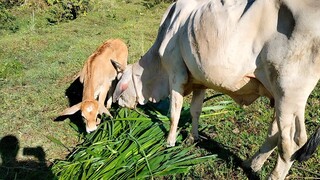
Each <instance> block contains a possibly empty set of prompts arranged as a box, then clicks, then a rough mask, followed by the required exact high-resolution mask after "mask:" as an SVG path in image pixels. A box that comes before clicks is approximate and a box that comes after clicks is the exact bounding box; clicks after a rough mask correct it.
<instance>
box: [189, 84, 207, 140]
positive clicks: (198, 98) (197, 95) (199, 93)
mask: <svg viewBox="0 0 320 180" xmlns="http://www.w3.org/2000/svg"><path fill="white" fill-rule="evenodd" d="M205 93H206V90H205V89H196V90H193V95H192V100H191V107H190V113H191V117H192V130H191V133H192V138H193V141H197V140H199V133H198V126H199V117H200V114H201V111H202V104H203V99H204V96H205Z"/></svg>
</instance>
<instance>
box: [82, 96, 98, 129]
mask: <svg viewBox="0 0 320 180" xmlns="http://www.w3.org/2000/svg"><path fill="white" fill-rule="evenodd" d="M80 109H81V116H82V118H83V119H84V121H85V123H86V131H87V132H88V133H90V132H92V131H94V130H96V129H97V116H98V113H99V111H98V110H99V104H98V101H96V100H86V101H82V103H81V108H80Z"/></svg>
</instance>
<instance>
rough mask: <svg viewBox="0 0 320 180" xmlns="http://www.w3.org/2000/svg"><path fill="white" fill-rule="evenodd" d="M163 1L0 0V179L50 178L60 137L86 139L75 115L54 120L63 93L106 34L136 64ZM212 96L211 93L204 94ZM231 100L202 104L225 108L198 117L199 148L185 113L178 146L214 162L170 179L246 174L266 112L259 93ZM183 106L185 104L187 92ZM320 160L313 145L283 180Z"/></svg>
mask: <svg viewBox="0 0 320 180" xmlns="http://www.w3.org/2000/svg"><path fill="white" fill-rule="evenodd" d="M170 2H171V1H165V0H123V1H122V0H100V1H99V0H91V1H89V0H87V1H86V0H83V1H81V0H61V1H58V0H52V1H51V0H23V1H22V0H9V1H8V0H0V115H1V116H0V123H1V126H0V139H1V140H0V153H1V155H2V158H1V165H0V179H1V178H3V177H9V178H11V179H15V178H16V179H45V178H44V177H47V178H48V179H50V178H53V177H54V174H53V173H52V170H51V165H52V164H53V163H55V162H57V159H61V160H65V159H66V157H67V155H68V154H69V153H70V152H69V151H68V150H66V148H65V147H63V146H61V144H59V142H60V143H62V144H63V145H64V146H66V147H67V148H68V149H70V150H71V151H72V150H73V148H75V147H76V146H77V145H78V144H81V143H82V142H83V141H84V137H85V135H84V134H83V133H79V132H81V130H75V128H74V127H79V128H81V127H82V128H83V124H81V123H80V122H81V121H80V119H66V120H64V121H58V122H57V121H53V120H54V119H55V118H56V117H57V115H58V114H59V112H61V111H62V110H63V109H65V108H66V107H68V105H69V104H68V103H69V102H68V99H67V98H65V95H66V94H65V93H66V91H67V90H68V88H69V87H70V85H71V83H72V81H73V78H74V75H75V74H76V73H77V72H78V71H79V70H80V69H81V67H82V65H83V63H84V61H85V60H86V58H87V57H88V56H89V55H90V54H91V53H92V52H93V51H94V50H95V49H96V48H97V47H98V46H99V45H100V44H101V43H102V42H103V41H105V40H106V39H109V38H122V39H123V40H124V41H125V42H126V43H127V44H128V46H129V63H132V62H135V61H136V60H138V59H139V57H140V56H142V55H143V54H144V53H145V52H146V51H147V50H148V48H149V47H150V46H151V45H152V43H153V41H154V40H155V37H156V33H157V30H158V26H159V22H160V19H161V17H162V14H163V12H164V11H165V9H166V8H167V7H168V6H169V3H170ZM72 92H73V91H72ZM73 93H74V92H73ZM216 94H217V93H216V92H214V91H208V92H207V97H211V96H212V95H216ZM75 95H77V94H75ZM319 98H320V89H319V85H318V86H317V87H316V89H315V90H314V91H313V93H312V95H311V96H310V98H309V101H308V106H307V111H306V124H307V129H308V132H309V133H311V132H313V131H314V129H315V127H317V126H318V125H319V124H320V120H319V114H320V107H319V106H320V103H319ZM229 101H230V99H229V98H228V97H226V96H219V97H215V98H213V99H210V100H208V101H206V102H205V104H204V106H205V107H212V106H215V107H219V106H220V105H221V104H222V106H223V107H224V108H223V109H220V110H219V111H218V112H217V111H216V110H212V111H211V114H214V115H215V116H214V117H212V116H210V117H206V116H205V115H204V116H203V117H202V118H201V120H200V130H201V135H202V141H200V142H199V143H198V144H197V145H196V146H191V145H190V142H188V134H189V131H190V117H189V116H183V117H182V119H181V123H180V126H179V127H181V129H180V134H181V144H180V145H182V146H184V147H191V148H190V149H189V151H190V152H189V153H191V154H195V155H196V156H203V155H212V154H216V155H217V158H212V159H210V160H207V161H206V163H201V164H198V165H196V166H194V167H193V168H192V169H190V170H189V171H188V172H187V173H185V174H184V175H183V176H177V178H185V179H246V178H247V174H246V172H245V171H244V170H243V169H242V168H241V166H240V163H241V161H242V160H244V159H246V158H248V157H249V156H251V155H252V154H253V153H254V152H255V151H256V150H258V147H259V146H260V145H261V144H262V142H263V140H264V137H265V136H266V132H267V129H268V124H269V122H270V120H271V116H272V111H271V109H270V107H269V106H268V101H267V100H266V99H264V98H261V99H259V100H258V101H256V102H255V103H254V104H253V105H251V106H249V107H244V108H240V107H238V106H237V105H236V104H234V103H229ZM225 102H227V105H226V104H225ZM185 103H186V104H185V107H186V108H187V107H188V103H189V100H188V98H187V99H186V101H185ZM225 108H226V109H225ZM163 139H165V136H164V137H163ZM6 149H10V151H9V152H7V151H6ZM5 157H10V158H5ZM275 157H276V152H275V153H274V154H273V155H272V157H271V158H269V160H268V161H267V162H266V164H265V166H264V168H263V169H262V171H261V172H260V173H259V176H260V177H262V178H263V177H266V176H267V175H268V173H269V172H270V171H271V168H272V167H273V166H274V163H275ZM319 157H320V152H319V151H317V153H316V154H315V155H314V157H313V158H311V159H310V160H309V161H307V162H305V163H302V164H298V163H295V164H294V166H293V168H292V169H291V171H290V174H289V178H291V179H310V178H313V179H316V178H318V179H319V178H320V172H319V171H320V170H319V169H320V158H319ZM168 178H173V177H172V176H170V177H168Z"/></svg>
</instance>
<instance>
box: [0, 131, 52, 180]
mask: <svg viewBox="0 0 320 180" xmlns="http://www.w3.org/2000/svg"><path fill="white" fill-rule="evenodd" d="M19 149H20V146H19V140H18V139H17V138H16V137H15V136H13V135H8V136H5V137H3V138H2V139H1V140H0V155H1V160H2V163H1V165H0V179H5V180H11V179H53V178H54V175H53V174H52V172H51V170H50V168H49V167H48V166H49V165H48V164H47V163H46V161H45V156H46V154H45V152H44V150H43V148H42V147H40V146H38V147H31V148H23V155H24V156H29V157H35V158H36V159H37V160H26V161H18V160H17V154H18V151H19Z"/></svg>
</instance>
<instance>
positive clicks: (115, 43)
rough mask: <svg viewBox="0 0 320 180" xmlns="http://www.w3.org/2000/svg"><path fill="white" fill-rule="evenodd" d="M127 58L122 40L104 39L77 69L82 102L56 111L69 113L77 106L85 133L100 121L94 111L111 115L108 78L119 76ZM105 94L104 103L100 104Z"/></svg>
mask: <svg viewBox="0 0 320 180" xmlns="http://www.w3.org/2000/svg"><path fill="white" fill-rule="evenodd" d="M127 58H128V48H127V46H126V44H125V43H124V42H123V41H121V40H119V39H110V40H107V41H106V42H104V43H103V44H102V45H101V46H100V47H99V48H98V49H97V50H96V51H95V52H94V53H93V54H92V55H91V56H89V58H88V59H87V61H86V62H85V64H84V67H83V69H82V71H81V72H80V73H79V76H80V82H81V83H83V96H82V102H80V103H78V104H76V105H74V106H72V107H69V108H67V109H65V110H64V111H63V112H62V113H61V114H60V115H61V116H64V115H71V114H74V113H76V112H77V111H79V110H81V115H82V117H83V118H84V120H85V123H86V131H87V132H88V133H89V132H92V131H94V130H96V129H97V124H100V119H97V115H98V114H103V113H106V114H107V115H109V116H111V114H110V112H109V111H108V108H110V106H111V103H112V98H111V96H110V97H109V96H108V98H107V95H108V92H109V90H110V91H114V87H112V82H113V81H114V80H115V79H116V78H117V77H118V78H119V76H120V75H121V74H122V71H123V70H124V69H125V68H126V66H127ZM112 93H113V92H110V93H109V94H110V95H111V94H112ZM106 98H107V107H105V105H104V103H105V100H106ZM96 99H98V101H97V100H96Z"/></svg>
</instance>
